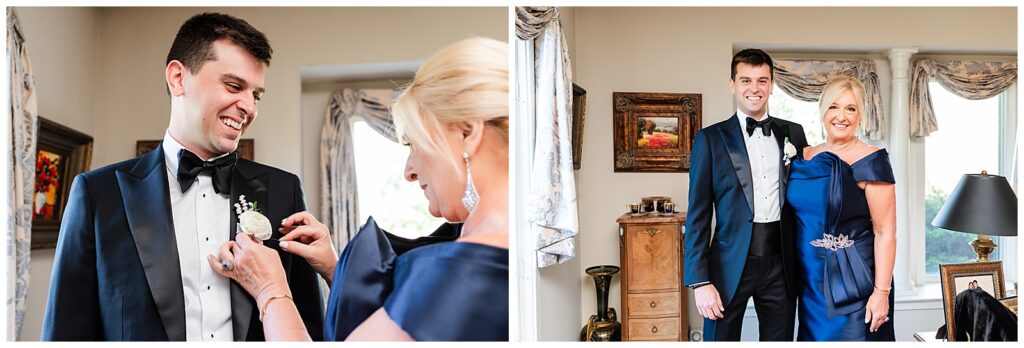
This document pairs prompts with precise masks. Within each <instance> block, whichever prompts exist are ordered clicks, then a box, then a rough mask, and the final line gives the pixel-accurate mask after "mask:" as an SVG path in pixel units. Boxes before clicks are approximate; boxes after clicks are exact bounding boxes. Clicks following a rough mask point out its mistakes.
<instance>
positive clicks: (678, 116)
mask: <svg viewBox="0 0 1024 348" xmlns="http://www.w3.org/2000/svg"><path fill="white" fill-rule="evenodd" d="M612 103H613V105H612V109H613V116H612V119H613V122H614V127H613V131H614V144H615V146H614V151H615V153H614V156H613V160H614V161H615V172H689V171H690V151H691V149H692V148H693V140H694V138H695V137H696V135H697V131H698V130H700V127H701V108H702V106H701V95H700V94H696V93H632V92H614V93H612Z"/></svg>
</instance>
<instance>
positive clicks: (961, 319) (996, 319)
mask: <svg viewBox="0 0 1024 348" xmlns="http://www.w3.org/2000/svg"><path fill="white" fill-rule="evenodd" d="M953 320H954V323H956V332H954V335H955V336H954V337H956V340H957V341H1003V342H1015V341H1017V315H1015V314H1013V312H1011V311H1010V309H1009V308H1006V306H1004V305H1003V304H1002V303H1000V302H999V300H996V298H995V297H992V295H989V293H987V292H985V290H982V289H980V288H976V289H967V290H964V291H963V292H960V294H959V295H956V303H955V304H954V305H953Z"/></svg>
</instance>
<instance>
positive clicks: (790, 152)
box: [782, 137, 796, 166]
mask: <svg viewBox="0 0 1024 348" xmlns="http://www.w3.org/2000/svg"><path fill="white" fill-rule="evenodd" d="M782 144H783V145H782V153H783V158H785V161H786V164H785V165H787V166H788V165H789V162H790V161H791V160H792V158H793V156H796V146H793V143H790V142H789V137H786V138H785V139H783V140H782Z"/></svg>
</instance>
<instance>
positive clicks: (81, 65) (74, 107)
mask: <svg viewBox="0 0 1024 348" xmlns="http://www.w3.org/2000/svg"><path fill="white" fill-rule="evenodd" d="M17 11H18V19H19V20H20V22H21V27H22V29H23V30H24V33H25V46H26V47H27V48H28V51H29V56H30V58H29V59H31V60H32V69H33V74H34V77H33V81H34V82H35V87H36V95H37V96H38V103H39V114H40V115H41V116H43V117H46V118H48V119H50V120H53V121H56V122H57V123H60V124H63V125H65V126H68V127H71V128H74V129H75V130H77V131H80V132H83V133H86V134H89V135H93V136H95V135H96V134H95V129H96V119H97V116H96V95H95V94H94V93H93V91H95V90H96V83H97V78H98V76H97V74H96V62H97V57H98V56H99V50H98V49H97V47H99V39H98V37H97V36H96V33H97V30H98V29H99V23H98V13H99V11H97V10H95V9H90V8H45V9H44V8H18V9H17ZM57 23H60V24H59V25H58V24H57ZM53 254H54V249H36V250H32V255H31V256H32V257H31V260H30V265H29V277H30V279H29V291H28V295H27V296H26V298H25V302H26V304H25V307H26V313H25V324H24V327H23V328H22V331H21V332H22V336H21V337H22V339H23V340H38V339H39V332H40V328H41V325H42V322H43V308H45V307H46V295H47V289H49V285H50V268H52V267H53ZM12 339H13V338H12Z"/></svg>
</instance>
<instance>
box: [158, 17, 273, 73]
mask: <svg viewBox="0 0 1024 348" xmlns="http://www.w3.org/2000/svg"><path fill="white" fill-rule="evenodd" d="M221 39H228V40H231V42H234V43H235V44H236V45H238V46H240V47H242V48H243V49H245V51H246V52H249V54H251V55H252V56H253V57H255V58H256V59H259V60H260V61H261V62H263V64H265V65H267V66H270V55H271V54H273V50H272V49H271V48H270V42H268V41H267V37H266V36H265V35H263V33H262V32H260V31H259V30H256V28H253V26H252V25H249V22H246V21H245V20H242V19H240V18H237V17H233V16H229V15H226V14H223V13H213V12H207V13H202V14H198V15H195V16H193V17H192V18H189V19H188V20H187V21H185V23H183V24H182V25H181V28H180V29H178V35H177V36H175V37H174V43H172V44H171V50H170V52H167V61H166V62H164V65H166V64H170V63H171V61H172V60H177V61H179V62H181V63H182V64H183V65H185V68H186V69H188V71H189V72H191V73H193V74H195V73H197V72H199V68H201V67H202V66H203V64H204V63H206V61H208V60H214V59H216V58H217V57H216V56H214V53H213V42H214V41H217V40H221Z"/></svg>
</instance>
